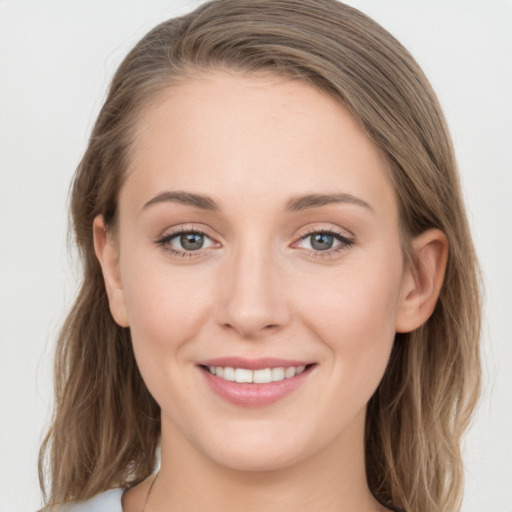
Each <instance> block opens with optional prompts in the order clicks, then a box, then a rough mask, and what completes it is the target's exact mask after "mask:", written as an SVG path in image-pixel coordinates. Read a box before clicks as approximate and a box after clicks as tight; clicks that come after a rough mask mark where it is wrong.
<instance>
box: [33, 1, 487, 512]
mask: <svg viewBox="0 0 512 512" xmlns="http://www.w3.org/2000/svg"><path fill="white" fill-rule="evenodd" d="M215 69H229V70H234V71H238V72H242V73H256V72H270V73H274V74H277V75H280V76H284V77H288V78H290V79H294V80H302V81H304V82H306V83H308V84H310V85H311V86H312V87H315V88H316V89H317V90H320V91H322V92H325V93H327V94H329V95H330V96H331V97H332V98H333V99H334V100H336V101H337V102H339V103H341V104H342V105H343V106H344V107H345V108H346V109H348V111H349V112H350V113H351V114H352V115H353V116H354V117H355V118H356V119H357V120H358V122H359V123H360V125H361V126H362V127H363V129H364V130H365V132H366V134H367V135H368V137H369V138H370V139H371V140H372V141H373V142H374V143H375V145H376V146H377V147H378V148H380V150H381V152H382V153H383V154H384V156H385V158H386V159H387V162H388V167H389V174H390V178H391V181H392V183H393V185H394V188H395V190H396V195H397V198H398V204H399V210H400V219H401V220H400V222H401V231H402V236H403V239H404V240H405V241H406V244H405V246H404V253H405V254H406V255H407V253H408V249H407V241H409V242H410V241H411V240H412V239H413V237H415V236H416V235H418V234H420V233H422V232H424V231H425V230H426V229H429V228H438V229H440V230H441V231H442V232H443V233H444V234H445V235H446V237H447V239H448V242H449V256H448V261H447V268H446V274H445V280H444V284H443V286H442V288H441V290H440V294H439V299H438V302H437V304H436V307H435V310H434V312H433V314H432V315H431V317H430V318H429V320H428V321H427V322H426V323H425V324H424V325H423V326H422V327H420V328H419V329H417V330H415V331H413V332H411V333H405V334H402V333H401V334H397V335H396V338H395V342H394V346H393V350H392V353H391V357H390V361H389V364H388V367H387V369H386V372H385V375H384V377H383V379H382V381H381V383H380V385H379V387H378V389H377V390H376V392H375V394H374V395H373V397H372V398H371V400H370V402H369V403H368V406H367V418H366V432H365V458H366V468H367V479H368V484H369V487H370V490H371V492H372V493H373V495H374V496H375V497H376V499H378V500H379V501H380V502H381V503H382V504H383V505H385V506H387V507H388V508H390V509H393V510H400V511H407V512H411V511H419V510H421V511H422V512H441V511H443V512H446V511H448V510H449V511H455V510H459V509H460V502H461V497H462V488H463V463H462V458H461V452H460V443H461V436H462V435H463V433H464V431H465V429H466V428H467V426H468V423H469V420H470V417H471V413H472V411H473V409H474V407H475V404H476V401H477V398H478V395H479V389H480V358H479V336H480V316H481V315H480V291H479V290H480V284H479V273H478V266H477V260H476V256H475V251H474V248H473V244H472V241H471V236H470V232H469V227H468V222H467V218H466V214H465V209H464V204H463V201H462V195H461V191H460V184H459V178H458V173H457V168H456V162H455V158H454V152H453V148H452V143H451V139H450V135H449V133H448V130H447V126H446V123H445V120H444V117H443V113H442V111H441V108H440V105H439V103H438V101H437V99H436V96H435V94H434V92H433V90H432V88H431V86H430V84H429V82H428V80H427V79H426V77H425V76H424V74H423V72H422V71H421V69H420V67H419V66H418V64H417V63H416V62H415V60H414V59H413V57H412V56H411V55H410V54H409V53H408V51H407V50H406V49H405V48H404V47H403V46H402V45H401V44H400V43H399V42H398V41H397V40H396V39H395V38H394V37H393V36H391V35H390V34H389V33H388V32H387V31H386V30H385V29H383V28H382V27H381V26H380V25H378V24H377V23H376V22H374V21H373V20H372V19H370V18H369V17H367V16H366V15H364V14H363V13H361V12H359V11H357V10H356V9H354V8H351V7H349V6H346V5H344V4H342V3H339V2H337V1H335V0H217V1H211V2H207V3H205V4H203V5H200V6H199V7H198V8H197V9H196V10H195V11H194V12H191V13H190V14H187V15H185V16H182V17H178V18H174V19H170V20H168V21H166V22H164V23H162V24H160V25H158V26H157V27H155V28H154V29H153V30H151V31H150V32H149V33H148V34H146V35H145V36H144V37H143V38H142V39H141V40H140V41H139V43H138V44H137V45H136V46H135V47H134V48H133V49H132V50H131V51H130V53H129V54H128V55H127V56H126V58H125V59H124V60H123V62H122V63H121V65H120V67H119V68H118V70H117V72H116V73H115V76H114V78H113V80H112V83H111V86H110V89H109V92H108V95H107V98H106V101H105V103H104V105H103V107H102V109H101V111H100V114H99V116H98V119H97V121H96V123H95V125H94V128H93V131H92V135H91V138H90V140H89V144H88V147H87V149H86V151H85V154H84V156H83V158H82V160H81V162H80V164H79V166H78V169H77V171H76V175H75V177H74V183H73V186H72V196H71V214H72V227H73V229H74V234H75V238H76V244H77V246H78V248H79V252H80V256H81V258H82V261H83V281H82V284H81V288H80V290H79V293H78V295H77V298H76V301H75V303H74V306H73V308H72V309H71V312H70V313H69V316H68V317H67V320H66V321H65V323H64V326H63V328H62V331H61V333H60V337H59V340H58V344H57V351H56V362H55V393H56V402H55V404H56V405H55V410H54V416H53V419H52V423H51V426H50V428H49V431H48V433H47V435H46V437H45V439H44V442H43V445H42V447H41V452H40V457H39V475H40V482H41V488H42V490H43V495H44V497H45V503H46V505H47V506H53V505H56V504H60V503H64V502H68V501H73V500H79V499H87V498H90V497H91V496H93V495H95V494H96V493H99V492H102V491H105V490H107V489H110V488H113V487H130V486H132V485H134V484H136V483H138V482H140V481H142V480H143V479H145V478H146V477H147V476H148V475H150V474H151V473H152V472H153V471H154V469H155V466H156V457H157V449H158V443H159V439H160V409H159V406H158V405H157V403H156V402H155V400H154V399H153V398H152V396H151V395H150V393H149V392H148V390H147V388H146V386H145V384H144V382H143V380H142V377H141V375H140V373H139V371H138V368H137V364H136V362H135V358H134V354H133V350H132V346H131V339H130V331H129V329H128V328H122V327H120V326H119V325H117V324H116V323H115V321H114V320H113V318H112V316H111V314H110V311H109V307H108V299H107V296H106V291H105V287H104V283H103V277H102V273H101V268H100V265H99V262H98V261H97V259H96V256H95V253H94V247H93V237H92V224H93V220H94V218H95V217H96V216H97V215H98V214H102V215H103V216H104V218H105V221H106V224H107V226H111V225H113V224H114V222H115V219H116V212H117V197H118V193H119V190H120V188H121V186H122V185H123V180H124V177H125V170H126V168H127V164H128V162H129V161H130V150H131V148H132V146H133V143H134V131H135V130H134V125H136V122H137V118H138V116H139V115H140V114H141V112H142V111H143V110H144V108H146V107H147V105H148V104H149V103H150V102H151V101H153V100H155V99H158V97H159V95H161V94H163V93H164V91H165V90H167V89H168V88H169V87H172V85H173V83H175V82H176V81H179V80H186V79H187V77H188V76H190V74H191V73H192V74H193V73H194V72H203V71H208V70H215ZM411 264H414V261H412V262H411ZM47 479H48V482H49V484H46V483H45V481H46V480H47Z"/></svg>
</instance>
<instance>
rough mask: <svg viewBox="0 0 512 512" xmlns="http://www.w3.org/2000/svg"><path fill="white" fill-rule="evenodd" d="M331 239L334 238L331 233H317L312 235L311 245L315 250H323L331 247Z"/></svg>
mask: <svg viewBox="0 0 512 512" xmlns="http://www.w3.org/2000/svg"><path fill="white" fill-rule="evenodd" d="M333 241H334V238H333V236H332V235H328V234H325V233H317V234H315V235H313V239H312V241H311V247H313V249H315V250H317V251H323V250H325V249H330V248H331V247H332V244H333Z"/></svg>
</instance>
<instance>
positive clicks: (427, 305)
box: [395, 229, 448, 332]
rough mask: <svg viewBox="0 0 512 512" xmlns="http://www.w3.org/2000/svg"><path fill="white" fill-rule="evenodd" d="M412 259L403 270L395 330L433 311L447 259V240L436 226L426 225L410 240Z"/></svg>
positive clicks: (420, 321) (410, 326) (415, 324)
mask: <svg viewBox="0 0 512 512" xmlns="http://www.w3.org/2000/svg"><path fill="white" fill-rule="evenodd" d="M412 247H413V258H414V261H413V262H412V263H411V265H410V267H409V268H407V269H406V270H405V272H404V276H403V280H402V290H401V294H400V303H399V307H398V313H397V318H396V327H395V328H396V331H397V332H411V331H413V330H415V329H417V328H418V327H420V326H421V325H423V324H424V323H425V322H426V321H427V320H428V319H429V317H430V315H431V314H432V312H433V311H434V308H435V305H436V302H437V299H438V296H439V292H440V290H441V286H442V284H443V280H444V274H445V270H446V262H447V261H448V240H447V238H446V235H445V234H444V233H443V232H442V231H440V230H439V229H429V230H427V231H425V232H423V233H422V234H421V235H419V236H417V237H416V238H415V239H414V240H413V243H412Z"/></svg>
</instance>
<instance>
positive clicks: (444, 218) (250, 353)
mask: <svg viewBox="0 0 512 512" xmlns="http://www.w3.org/2000/svg"><path fill="white" fill-rule="evenodd" d="M71 207H72V214H73V221H74V229H75V233H76V240H77V243H78V246H79V248H80V250H81V253H82V256H83V260H84V280H83V285H82V288H81V290H80V293H79V296H78V298H77V301H76V303H75V306H74V308H73V310H72V311H71V313H70V315H69V317H68V319H67V322H66V324H65V326H64V328H63V330H62V334H61V338H60V343H59V347H58V353H57V362H56V395H57V396H56V403H57V406H56V411H55V416H54V421H53V424H52V427H51V429H50V431H49V433H48V436H47V438H46V440H45V443H44V444H43V447H42V451H41V462H40V474H41V478H42V481H44V479H45V475H46V467H47V466H46V465H45V461H46V460H47V462H48V476H49V477H50V479H51V483H50V487H49V488H48V500H47V505H48V507H53V506H56V505H60V504H68V505H67V506H68V507H70V508H68V509H71V510H72V509H73V507H74V505H73V504H72V503H75V502H82V503H81V505H80V506H81V507H84V508H80V510H84V509H85V510H104V509H105V507H108V506H111V507H112V508H110V509H109V510H117V511H121V510H122V511H123V512H132V511H137V512H138V511H143V510H145V511H146V512H148V511H150V510H151V511H163V510H165V511H169V510H211V511H215V510H265V511H270V510H274V509H275V510H277V509H279V510H280V511H282V510H288V509H292V508H293V509H297V508H298V507H301V508H302V509H304V510H308V511H314V510H319V511H326V510H336V511H338V510H339V511H343V512H350V511H355V510H357V511H361V510H368V511H370V510H371V511H377V510H379V511H382V510H403V511H418V510H421V511H425V512H431V511H432V512H433V511H448V510H450V511H451V510H456V509H457V508H458V507H459V505H460V499H461V490H462V462H461V457H460V450H459V442H460V438H461V435H462V433H463V432H464V430H465V428H466V426H467V423H468V420H469V418H470V415H471V412H472V410H473V408H474V405H475V401H476V398H477V395H478V389H479V375H480V367H479V353H478V337H479V318H480V310H479V294H478V283H477V277H476V276H477V271H476V267H477V265H476V258H475V255H474V250H473V246H472V242H471V238H470V235H469V230H468V226H467V221H466V217H465V213H464V206H463V203H462V199H461V194H460V190H459V184H458V177H457V173H456V166H455V161H454V157H453V150H452V147H451V142H450V138H449V135H448V132H447V129H446V126H445V122H444V119H443V116H442V113H441V110H440V107H439V105H438V102H437V100H436V98H435V95H434V93H433V91H432V89H431V87H430V85H429V84H428V81H427V80H426V78H425V77H424V75H423V73H422V72H421V70H420V69H419V67H418V65H417V64H416V63H415V62H414V60H413V59H412V57H411V56H410V55H409V54H408V53H407V51H406V50H405V49H404V48H403V47H402V46H401V45H400V44H399V43H398V42H397V41H396V40H395V39H394V38H393V37H392V36H391V35H390V34H388V33H387V32H386V31H384V30H383V29H382V28H381V27H380V26H378V25H377V24H376V23H375V22H373V21H372V20H370V19H369V18H367V17H366V16H364V15H363V14H361V13H360V12H358V11H356V10H354V9H353V8H350V7H348V6H345V5H343V4H340V3H338V2H334V1H331V0H321V1H318V0H301V1H290V0H277V1H276V0H273V1H256V2H255V1H253V0H251V1H248V0H247V1H245V0H220V1H215V2H211V3H207V4H204V5H202V6H201V7H199V8H198V9H197V10H196V11H194V12H193V13H191V14H189V15H187V16H184V17H181V18H177V19H173V20H169V21H168V22H165V23H163V24H161V25H159V26H158V27H156V28H155V29H153V30H152V31H151V32H150V33H149V34H147V35H146V36H145V37H144V38H143V39H142V40H141V41H140V42H139V43H138V44H137V45H136V46H135V48H134V49H133V50H132V51H131V52H130V54H129V55H128V56H127V57H126V59H125V60H124V62H123V63H122V64H121V66H120V68H119V69H118V71H117V73H116V75H115V77H114V79H113V83H112V86H111V88H110V92H109V95H108V97H107V100H106V102H105V105H104V106H103V108H102V110H101V112H100V115H99V117H98V120H97V122H96V125H95V127H94V130H93V133H92V136H91V139H90V143H89V146H88V148H87V150H86V153H85V155H84V157H83V159H82V162H81V163H80V166H79V168H78V170H77V174H76V177H75V182H74V187H73V197H72V205H71ZM160 443H161V446H160ZM157 453H160V454H161V460H160V461H159V463H158V464H157ZM43 488H44V487H43ZM84 501H85V503H83V502H84ZM107 504H108V505H107ZM57 510H58V507H57ZM64 510H66V508H64Z"/></svg>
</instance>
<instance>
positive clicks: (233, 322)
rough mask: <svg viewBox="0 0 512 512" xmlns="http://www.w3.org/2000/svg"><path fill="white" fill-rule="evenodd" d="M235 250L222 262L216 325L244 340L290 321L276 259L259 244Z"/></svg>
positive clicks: (256, 336)
mask: <svg viewBox="0 0 512 512" xmlns="http://www.w3.org/2000/svg"><path fill="white" fill-rule="evenodd" d="M257 245H258V244H250V246H249V244H246V245H245V247H239V248H238V250H237V251H234V252H233V254H231V257H230V258H228V259H227V260H226V261H225V262H224V265H225V266H224V268H223V271H222V272H221V274H222V276H219V277H221V280H222V282H221V283H220V286H221V289H222V293H221V294H220V300H219V302H218V303H217V315H216V316H217V322H218V323H219V324H220V325H221V326H222V327H223V328H224V329H230V330H234V331H236V332H237V333H238V335H239V336H241V337H243V338H245V339H258V338H261V337H263V336H265V335H266V334H268V333H270V332H275V331H278V330H280V329H281V328H283V327H284V326H285V325H286V324H287V323H288V322H289V319H290V311H289V305H288V302H287V296H286V289H285V286H284V282H283V280H282V279H280V275H281V272H280V270H279V268H278V265H277V262H276V257H275V255H272V253H271V252H272V251H270V250H266V251H265V250H262V249H261V247H262V246H261V245H259V247H258V246H257Z"/></svg>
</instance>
